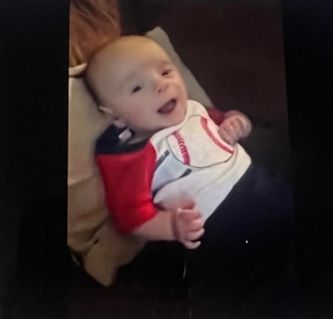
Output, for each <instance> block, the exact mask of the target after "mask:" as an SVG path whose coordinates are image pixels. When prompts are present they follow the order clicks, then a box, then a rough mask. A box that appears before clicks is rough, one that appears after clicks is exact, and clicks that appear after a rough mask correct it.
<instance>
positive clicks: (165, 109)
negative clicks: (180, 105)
mask: <svg viewBox="0 0 333 319" xmlns="http://www.w3.org/2000/svg"><path fill="white" fill-rule="evenodd" d="M176 104H177V101H176V99H171V100H170V101H168V102H166V103H164V104H163V105H162V106H161V107H160V108H159V109H158V111H157V112H158V113H160V114H169V113H171V112H172V111H173V110H174V109H175V107H176Z"/></svg>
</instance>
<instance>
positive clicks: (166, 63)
mask: <svg viewBox="0 0 333 319" xmlns="http://www.w3.org/2000/svg"><path fill="white" fill-rule="evenodd" d="M161 65H162V66H172V65H173V63H172V62H171V61H169V60H164V61H162V63H161Z"/></svg>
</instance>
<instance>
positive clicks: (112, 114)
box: [98, 105, 114, 117]
mask: <svg viewBox="0 0 333 319" xmlns="http://www.w3.org/2000/svg"><path fill="white" fill-rule="evenodd" d="M98 109H99V110H100V111H101V112H103V113H106V114H108V115H110V116H111V117H114V112H113V110H112V109H111V108H108V107H105V106H103V105H99V106H98Z"/></svg>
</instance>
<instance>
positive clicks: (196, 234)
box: [185, 228, 205, 241]
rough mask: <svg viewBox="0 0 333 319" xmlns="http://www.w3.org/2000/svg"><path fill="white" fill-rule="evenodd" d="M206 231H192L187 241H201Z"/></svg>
mask: <svg viewBox="0 0 333 319" xmlns="http://www.w3.org/2000/svg"><path fill="white" fill-rule="evenodd" d="M204 232H205V230H204V229H203V228H201V229H199V230H195V231H190V232H188V233H187V234H186V236H185V241H192V240H197V239H199V238H200V237H201V236H202V235H203V234H204Z"/></svg>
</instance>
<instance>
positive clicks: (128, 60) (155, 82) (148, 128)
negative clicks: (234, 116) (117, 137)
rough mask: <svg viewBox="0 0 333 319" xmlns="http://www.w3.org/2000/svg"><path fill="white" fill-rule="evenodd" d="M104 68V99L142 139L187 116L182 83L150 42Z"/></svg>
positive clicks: (112, 58) (169, 64)
mask: <svg viewBox="0 0 333 319" xmlns="http://www.w3.org/2000/svg"><path fill="white" fill-rule="evenodd" d="M105 62H106V63H105V64H103V65H104V66H105V67H104V74H105V75H106V76H105V77H103V79H102V81H104V83H103V84H104V90H103V99H104V101H106V104H107V105H106V107H111V108H112V110H113V112H114V113H115V115H116V116H117V117H118V118H119V119H120V120H122V121H123V122H124V124H125V125H127V126H128V127H130V128H131V129H133V130H134V131H135V132H136V133H138V134H141V135H143V136H146V135H148V136H149V135H151V134H152V133H154V132H156V131H158V130H160V129H163V128H166V127H169V126H172V125H176V124H178V123H180V122H181V121H182V120H183V119H184V117H185V113H186V105H187V93H186V89H185V86H184V83H183V80H182V78H181V76H180V74H179V72H178V70H177V69H176V67H175V66H174V65H173V64H172V63H171V61H170V58H169V57H168V56H167V55H166V53H165V52H164V51H163V50H162V49H161V48H160V47H159V46H157V45H156V44H155V43H153V42H152V43H150V42H147V43H145V44H144V45H141V46H140V47H137V49H135V50H122V51H120V52H119V53H118V54H117V55H113V56H112V57H110V59H108V60H107V61H105Z"/></svg>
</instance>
